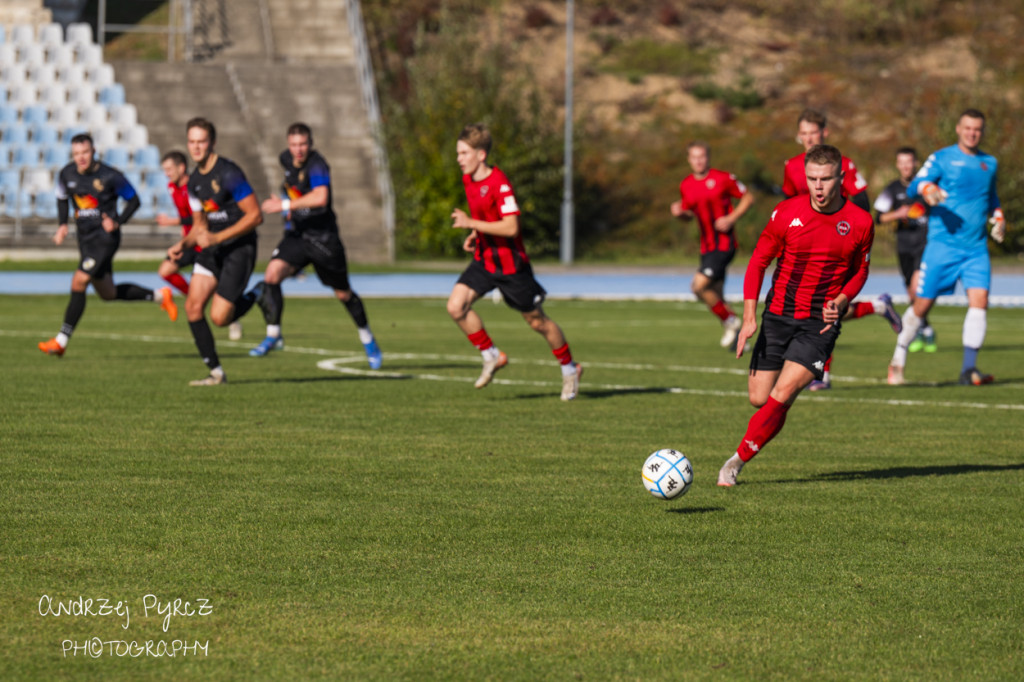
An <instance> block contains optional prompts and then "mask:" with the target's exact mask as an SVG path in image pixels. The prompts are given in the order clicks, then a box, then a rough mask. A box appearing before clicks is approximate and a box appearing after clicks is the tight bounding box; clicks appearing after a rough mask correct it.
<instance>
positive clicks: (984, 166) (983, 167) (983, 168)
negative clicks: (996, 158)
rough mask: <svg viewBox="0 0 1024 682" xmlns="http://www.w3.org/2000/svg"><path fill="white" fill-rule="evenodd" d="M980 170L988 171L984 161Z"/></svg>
mask: <svg viewBox="0 0 1024 682" xmlns="http://www.w3.org/2000/svg"><path fill="white" fill-rule="evenodd" d="M981 170H983V171H987V170H988V164H987V163H985V162H984V161H982V162H981Z"/></svg>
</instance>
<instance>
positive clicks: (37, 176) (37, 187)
mask: <svg viewBox="0 0 1024 682" xmlns="http://www.w3.org/2000/svg"><path fill="white" fill-rule="evenodd" d="M21 186H22V187H23V188H24V189H25V190H26V191H28V192H31V193H32V194H39V193H40V192H45V191H46V190H52V189H53V174H52V173H50V171H48V170H46V169H45V168H33V169H31V170H26V171H25V172H24V173H23V174H22V176H21Z"/></svg>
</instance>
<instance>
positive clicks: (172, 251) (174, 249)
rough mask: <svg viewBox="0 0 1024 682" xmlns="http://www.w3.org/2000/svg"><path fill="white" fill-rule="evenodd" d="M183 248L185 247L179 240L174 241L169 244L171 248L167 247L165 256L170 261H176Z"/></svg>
mask: <svg viewBox="0 0 1024 682" xmlns="http://www.w3.org/2000/svg"><path fill="white" fill-rule="evenodd" d="M184 250H185V249H184V247H183V246H182V245H181V242H176V243H174V244H173V245H172V246H171V248H169V249H167V257H168V258H170V259H171V260H172V261H176V260H178V259H179V258H181V254H182V252H183V251H184Z"/></svg>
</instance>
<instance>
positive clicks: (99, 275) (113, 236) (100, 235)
mask: <svg viewBox="0 0 1024 682" xmlns="http://www.w3.org/2000/svg"><path fill="white" fill-rule="evenodd" d="M120 246H121V230H114V231H113V232H107V231H106V230H104V229H103V228H102V227H101V228H99V229H94V230H89V231H88V232H86V233H85V234H79V235H78V254H79V255H80V256H81V258H80V259H79V261H78V269H79V270H81V271H82V272H85V273H88V274H89V276H90V277H92V278H93V279H103V278H104V277H106V276H107V275H109V274H111V273H113V272H114V254H115V253H117V250H118V248H120Z"/></svg>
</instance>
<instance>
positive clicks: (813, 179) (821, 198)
mask: <svg viewBox="0 0 1024 682" xmlns="http://www.w3.org/2000/svg"><path fill="white" fill-rule="evenodd" d="M804 170H805V172H806V173H807V189H809V190H810V191H811V207H812V208H814V210H815V211H825V210H828V209H830V208H833V206H834V204H835V203H836V202H837V201H838V199H839V197H840V191H841V190H842V187H843V174H842V172H840V170H839V166H836V165H833V164H831V163H824V164H823V163H809V164H807V166H806V168H805V169H804Z"/></svg>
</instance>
